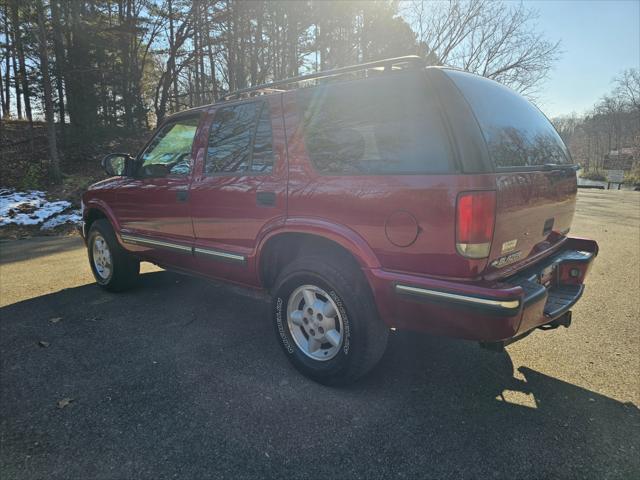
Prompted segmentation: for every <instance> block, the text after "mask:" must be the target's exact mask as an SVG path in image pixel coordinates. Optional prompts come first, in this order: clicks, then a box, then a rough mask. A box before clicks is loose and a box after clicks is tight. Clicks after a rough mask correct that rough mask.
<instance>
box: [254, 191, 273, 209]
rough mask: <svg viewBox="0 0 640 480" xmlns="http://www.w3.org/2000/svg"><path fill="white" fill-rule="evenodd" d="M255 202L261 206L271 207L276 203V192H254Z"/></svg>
mask: <svg viewBox="0 0 640 480" xmlns="http://www.w3.org/2000/svg"><path fill="white" fill-rule="evenodd" d="M256 203H257V204H258V205H260V206H263V207H272V206H274V205H275V204H276V192H258V193H256Z"/></svg>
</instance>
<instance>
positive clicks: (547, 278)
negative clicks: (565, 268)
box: [538, 264, 557, 288]
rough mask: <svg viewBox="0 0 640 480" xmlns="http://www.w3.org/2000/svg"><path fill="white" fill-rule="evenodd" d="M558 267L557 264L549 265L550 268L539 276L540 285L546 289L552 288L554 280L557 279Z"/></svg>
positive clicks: (545, 269) (546, 268)
mask: <svg viewBox="0 0 640 480" xmlns="http://www.w3.org/2000/svg"><path fill="white" fill-rule="evenodd" d="M556 267H557V265H556V264H552V265H549V266H548V267H545V268H544V269H543V270H542V271H541V272H540V273H539V274H538V283H539V284H540V285H542V286H543V287H545V288H550V287H552V286H553V284H554V280H555V278H556V271H557V268H556Z"/></svg>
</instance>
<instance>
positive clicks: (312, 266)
mask: <svg viewBox="0 0 640 480" xmlns="http://www.w3.org/2000/svg"><path fill="white" fill-rule="evenodd" d="M301 289H302V290H301ZM272 293H273V295H272V299H273V300H272V310H271V312H272V318H273V321H274V326H275V330H276V336H277V338H278V341H279V343H280V345H281V347H282V349H283V350H284V352H285V354H286V356H287V357H288V358H289V360H290V361H291V363H293V365H294V366H295V368H296V369H298V370H299V371H300V372H301V373H303V374H304V375H306V376H307V377H309V378H311V379H312V380H314V381H316V382H319V383H322V384H325V385H346V384H349V383H353V382H355V381H356V380H358V379H359V378H360V377H362V376H363V375H365V374H366V373H367V372H369V371H370V370H371V369H372V368H373V367H374V366H375V365H376V364H377V363H378V361H379V360H380V358H381V357H382V355H383V354H384V351H385V349H386V346H387V338H388V336H389V329H388V327H387V326H386V325H385V324H384V323H383V322H382V320H381V319H380V318H379V316H378V312H377V309H376V307H375V304H374V301H373V296H372V294H371V291H370V289H369V286H368V284H367V283H366V281H365V279H364V278H363V276H362V273H361V272H360V271H359V270H358V269H357V268H355V267H350V266H346V264H342V265H340V264H339V263H338V262H328V261H327V259H326V258H321V257H302V258H300V259H296V260H294V261H293V262H292V263H290V264H289V265H287V266H286V267H285V268H284V269H283V271H282V272H281V273H280V274H279V276H278V278H277V279H276V281H275V284H274V288H273V290H272ZM334 311H335V313H336V315H333V313H334ZM324 314H326V315H324ZM331 330H333V331H334V332H337V335H336V333H332V332H331ZM338 337H339V341H338Z"/></svg>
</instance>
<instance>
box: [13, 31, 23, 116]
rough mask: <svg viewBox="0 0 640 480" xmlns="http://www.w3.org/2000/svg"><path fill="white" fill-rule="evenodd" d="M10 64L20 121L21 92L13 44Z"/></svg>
mask: <svg viewBox="0 0 640 480" xmlns="http://www.w3.org/2000/svg"><path fill="white" fill-rule="evenodd" d="M11 53H12V55H11V63H12V65H13V85H14V87H15V91H16V110H17V111H18V119H19V120H22V99H21V98H20V95H21V92H20V81H19V80H18V79H19V78H20V73H19V72H18V64H17V62H16V55H15V53H16V49H15V43H14V46H13V47H12V49H11Z"/></svg>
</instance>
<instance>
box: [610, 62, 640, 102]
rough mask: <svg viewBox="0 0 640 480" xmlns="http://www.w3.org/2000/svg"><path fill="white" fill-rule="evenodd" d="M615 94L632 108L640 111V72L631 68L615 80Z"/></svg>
mask: <svg viewBox="0 0 640 480" xmlns="http://www.w3.org/2000/svg"><path fill="white" fill-rule="evenodd" d="M614 82H615V84H616V88H615V91H614V92H615V94H616V95H617V96H618V97H620V99H621V100H622V101H623V102H624V103H626V104H627V105H628V106H629V107H630V108H635V109H637V110H640V70H638V69H637V68H629V69H627V70H625V71H624V72H622V73H621V74H620V75H618V76H617V77H616V78H615V80H614Z"/></svg>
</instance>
